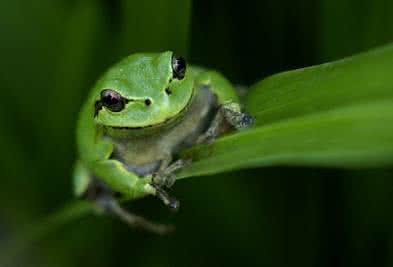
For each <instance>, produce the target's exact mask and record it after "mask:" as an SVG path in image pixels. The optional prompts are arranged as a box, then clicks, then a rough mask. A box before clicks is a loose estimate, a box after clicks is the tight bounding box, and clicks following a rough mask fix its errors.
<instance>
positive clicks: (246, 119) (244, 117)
mask: <svg viewBox="0 0 393 267" xmlns="http://www.w3.org/2000/svg"><path fill="white" fill-rule="evenodd" d="M254 123H255V117H253V116H251V115H249V114H247V113H240V114H239V120H238V122H237V124H236V125H235V127H236V129H243V128H247V127H249V126H251V125H253V124H254Z"/></svg>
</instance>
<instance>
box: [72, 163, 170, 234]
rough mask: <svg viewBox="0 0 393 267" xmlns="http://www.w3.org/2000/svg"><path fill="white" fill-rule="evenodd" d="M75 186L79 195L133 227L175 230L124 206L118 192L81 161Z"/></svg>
mask: <svg viewBox="0 0 393 267" xmlns="http://www.w3.org/2000/svg"><path fill="white" fill-rule="evenodd" d="M74 187H75V194H76V195H77V196H78V197H81V198H84V199H87V200H90V201H93V202H94V203H95V204H96V205H97V206H98V208H99V209H100V210H103V211H104V212H106V213H108V214H112V215H114V216H116V217H118V218H120V219H121V220H122V221H123V222H125V223H126V224H128V225H129V226H131V227H136V228H141V229H144V230H147V231H150V232H153V233H157V234H165V233H168V232H171V231H172V230H173V227H172V226H169V225H163V224H155V223H153V222H150V221H148V220H146V219H145V218H143V217H140V216H137V215H135V214H132V213H129V212H128V211H127V210H125V209H124V208H122V207H121V205H120V204H119V202H118V200H117V199H116V192H114V191H113V190H111V189H110V188H109V187H108V186H107V185H106V184H105V183H104V182H103V181H101V180H100V179H99V178H96V177H94V176H93V175H91V174H90V173H89V172H88V171H87V169H86V168H85V167H84V166H83V164H82V163H81V162H77V164H76V166H75V169H74Z"/></svg>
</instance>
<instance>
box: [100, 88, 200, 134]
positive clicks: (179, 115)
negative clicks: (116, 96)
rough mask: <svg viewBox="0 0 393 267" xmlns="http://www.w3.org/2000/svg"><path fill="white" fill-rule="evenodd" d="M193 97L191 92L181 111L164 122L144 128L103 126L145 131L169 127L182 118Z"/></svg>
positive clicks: (114, 127) (193, 94) (193, 93)
mask: <svg viewBox="0 0 393 267" xmlns="http://www.w3.org/2000/svg"><path fill="white" fill-rule="evenodd" d="M194 96H195V90H193V92H192V96H191V97H190V100H189V101H188V102H187V104H186V105H185V106H184V107H183V109H181V110H180V111H179V112H178V113H177V114H176V115H175V116H172V117H170V118H167V119H166V120H164V121H162V122H159V123H156V124H151V125H146V126H139V127H128V126H111V125H104V127H105V128H110V129H114V130H135V131H137V130H145V129H153V128H156V127H157V128H160V127H161V126H170V125H172V124H174V123H175V122H176V121H177V120H178V119H180V118H181V117H183V116H184V114H185V113H186V111H187V110H188V108H189V107H190V106H191V104H192V102H193V100H194Z"/></svg>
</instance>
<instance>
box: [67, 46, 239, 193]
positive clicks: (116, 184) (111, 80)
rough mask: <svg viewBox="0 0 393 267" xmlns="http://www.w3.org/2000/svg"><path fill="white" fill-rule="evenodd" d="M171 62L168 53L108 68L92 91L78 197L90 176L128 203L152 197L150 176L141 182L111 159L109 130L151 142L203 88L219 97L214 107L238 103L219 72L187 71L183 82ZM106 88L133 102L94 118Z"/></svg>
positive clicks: (82, 121) (84, 119)
mask: <svg viewBox="0 0 393 267" xmlns="http://www.w3.org/2000/svg"><path fill="white" fill-rule="evenodd" d="M171 59H172V52H164V53H157V54H134V55H131V56H129V57H127V58H125V59H124V60H122V61H121V62H119V63H118V64H116V65H115V66H113V67H112V68H110V69H109V70H108V71H107V72H106V73H105V74H104V75H103V76H102V77H101V79H100V80H99V81H98V82H97V83H96V85H95V86H94V87H93V89H92V90H91V93H90V95H89V97H88V100H87V101H86V103H85V104H84V106H83V108H82V110H81V113H80V117H79V120H78V125H77V146H78V152H79V160H78V161H77V163H76V166H75V171H74V191H75V194H76V195H79V196H80V195H82V194H83V193H84V192H85V191H86V189H87V186H88V184H89V182H90V179H91V177H92V176H95V177H99V178H100V179H101V180H102V181H104V182H105V183H106V184H107V185H108V186H109V187H110V188H111V189H112V190H113V191H116V192H120V193H121V194H122V195H123V196H124V197H125V198H127V199H133V198H137V197H140V196H143V195H146V194H155V193H156V191H155V188H154V187H152V186H151V185H150V183H151V182H152V181H151V180H152V175H146V176H143V177H139V176H138V175H137V174H135V173H133V172H131V171H129V170H128V169H127V166H125V165H124V164H123V163H122V162H120V161H118V160H115V159H110V156H111V154H112V152H113V149H114V143H113V140H112V139H111V138H110V137H108V136H107V135H108V129H112V131H117V130H116V128H111V127H123V129H122V130H119V132H123V133H124V131H132V133H133V134H135V133H137V136H138V140H141V138H142V139H143V136H144V134H146V135H149V136H151V134H152V132H153V133H154V131H157V132H158V131H161V130H162V129H163V127H165V126H166V124H169V123H170V122H171V119H172V118H176V117H179V116H180V115H181V114H182V113H183V112H184V110H186V107H187V106H188V105H189V104H190V103H191V102H192V101H193V99H194V96H195V95H197V93H198V90H200V88H201V87H202V86H204V85H208V86H209V90H210V91H211V92H213V93H214V94H215V95H216V96H217V101H218V104H223V103H238V97H237V94H236V92H235V90H234V88H233V87H232V85H231V84H230V83H229V82H228V81H227V80H226V79H225V78H224V77H223V76H221V75H220V74H219V73H217V72H214V71H207V70H204V69H201V68H196V67H190V66H188V67H187V70H186V74H185V77H184V79H182V80H178V79H173V78H172V77H173V73H172V67H171ZM168 87H170V89H171V91H172V93H171V94H170V95H168V94H166V93H165V89H166V88H168ZM108 88H110V89H113V90H115V91H117V92H118V93H120V94H121V95H122V96H124V97H126V98H127V99H131V100H132V101H130V102H129V103H128V104H127V105H126V107H125V109H124V110H122V111H121V112H112V111H110V110H108V109H106V108H105V107H103V108H102V110H100V112H99V113H98V114H97V116H95V103H96V101H98V100H99V99H100V93H101V91H102V90H103V89H108ZM145 99H149V100H150V101H151V105H149V106H146V105H145V104H144V101H145ZM180 117H181V116H180ZM124 127H126V128H127V129H128V128H131V129H129V130H127V129H124ZM132 128H136V129H132ZM146 129H150V130H149V131H146ZM106 131H107V132H106ZM138 133H139V134H138ZM112 134H113V133H112ZM131 145H132V142H131Z"/></svg>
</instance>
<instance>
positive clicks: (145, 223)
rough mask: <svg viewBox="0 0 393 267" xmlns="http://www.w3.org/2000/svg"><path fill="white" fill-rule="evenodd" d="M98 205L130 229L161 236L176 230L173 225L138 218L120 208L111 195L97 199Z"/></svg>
mask: <svg viewBox="0 0 393 267" xmlns="http://www.w3.org/2000/svg"><path fill="white" fill-rule="evenodd" d="M96 203H97V204H98V206H99V207H101V208H103V209H104V210H105V212H107V213H109V214H112V215H115V216H116V217H118V218H120V219H121V220H122V221H123V222H125V223H126V224H128V225H129V226H130V227H136V228H140V229H144V230H146V231H149V232H152V233H156V234H160V235H163V234H167V233H170V232H172V231H173V230H174V227H173V226H171V225H164V224H157V223H153V222H151V221H149V220H147V219H145V218H143V217H141V216H137V215H135V214H132V213H130V212H128V211H127V210H125V209H124V208H122V207H121V206H120V204H119V203H118V201H117V200H116V199H114V198H113V197H111V196H109V195H103V196H100V197H98V198H97V199H96Z"/></svg>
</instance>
